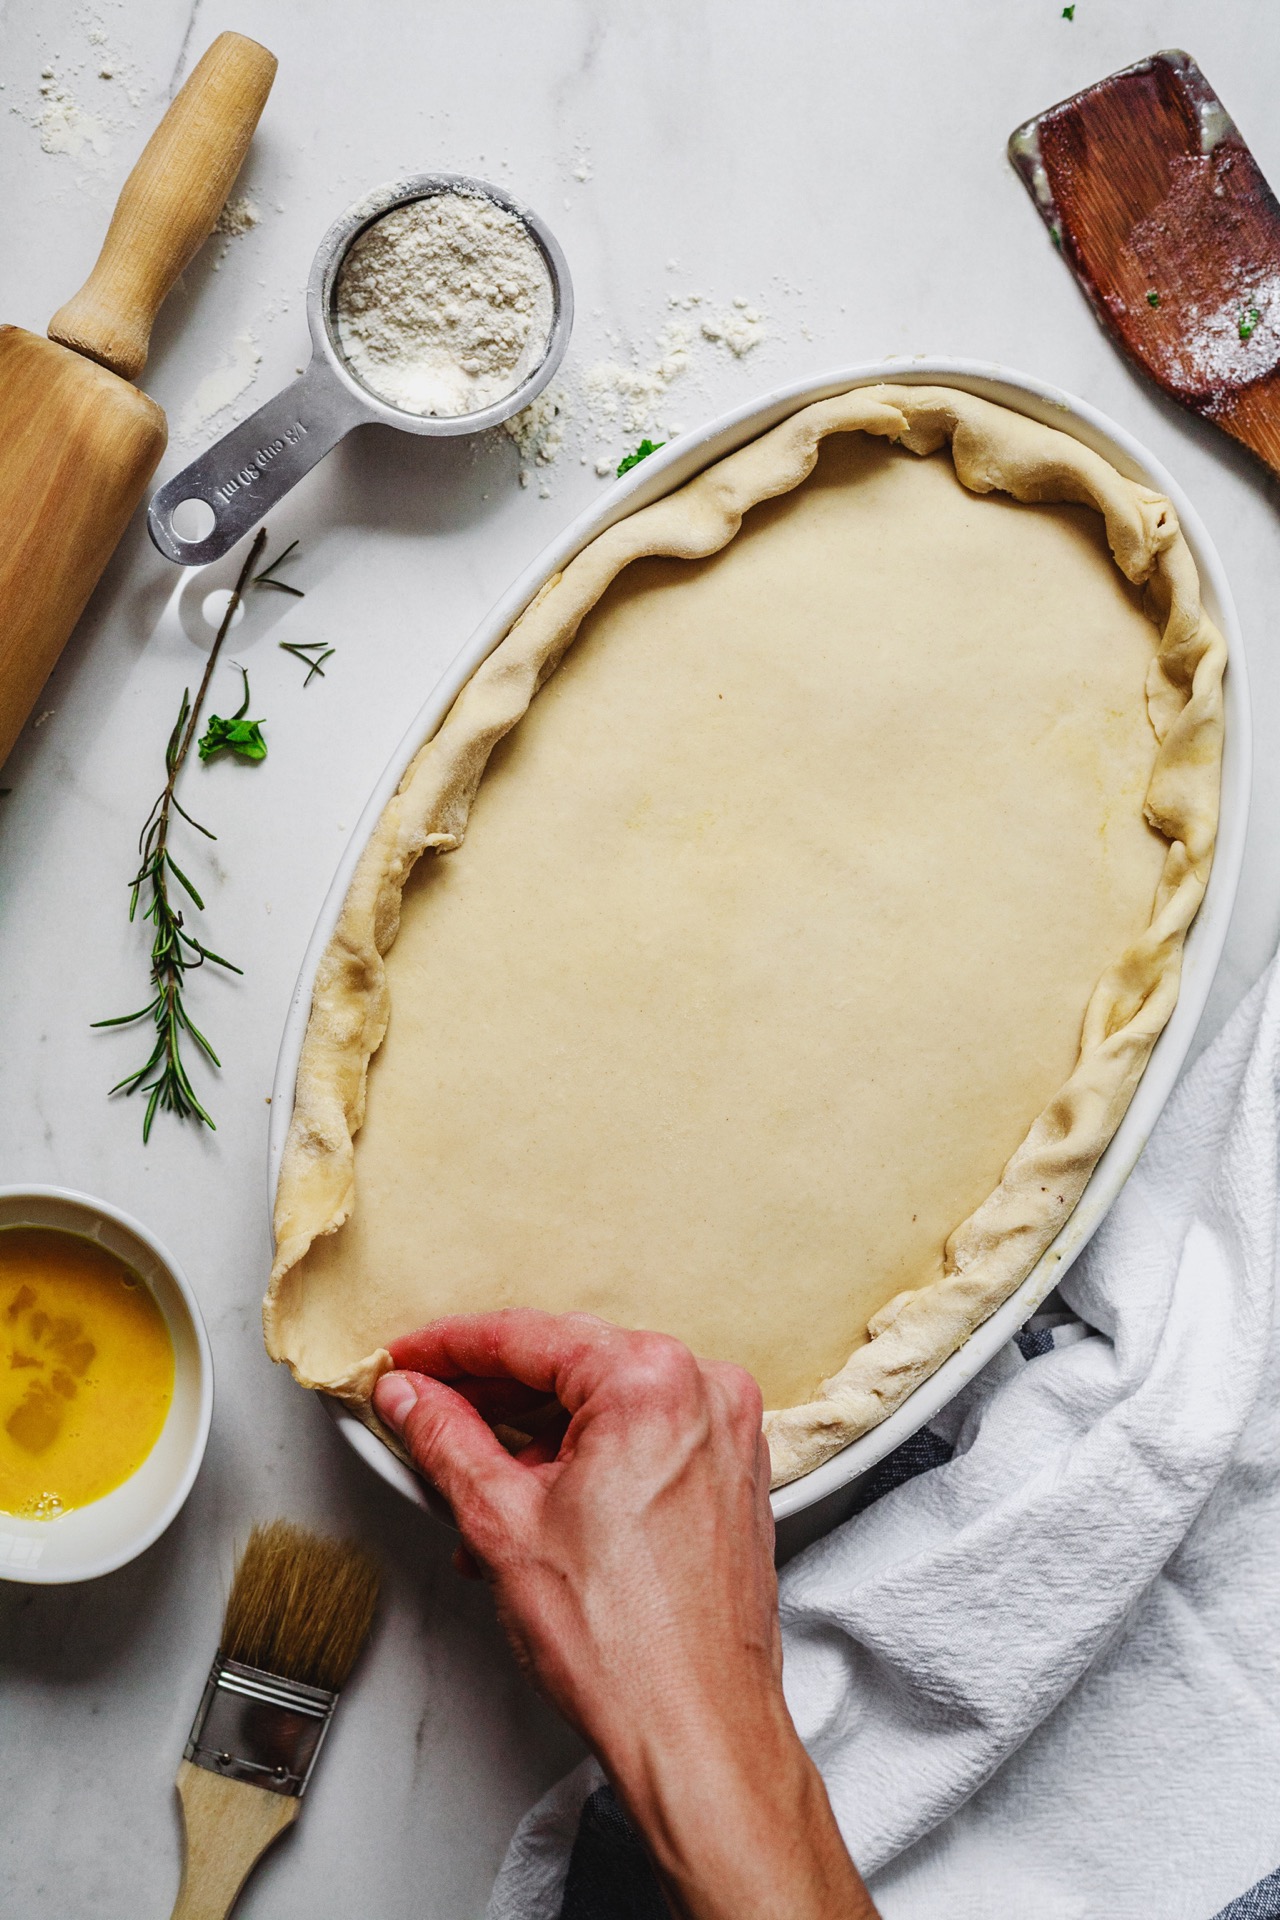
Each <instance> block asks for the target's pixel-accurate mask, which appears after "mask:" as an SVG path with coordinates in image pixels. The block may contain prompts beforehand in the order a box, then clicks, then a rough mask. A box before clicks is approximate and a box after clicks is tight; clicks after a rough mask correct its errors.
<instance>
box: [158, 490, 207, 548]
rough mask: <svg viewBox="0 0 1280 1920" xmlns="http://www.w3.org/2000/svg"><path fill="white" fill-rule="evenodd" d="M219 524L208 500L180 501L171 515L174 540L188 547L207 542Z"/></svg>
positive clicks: (170, 520)
mask: <svg viewBox="0 0 1280 1920" xmlns="http://www.w3.org/2000/svg"><path fill="white" fill-rule="evenodd" d="M217 524H218V516H217V514H216V513H215V512H214V510H213V508H212V507H211V506H210V505H209V502H208V501H207V500H196V499H191V500H179V502H178V504H177V506H176V507H175V508H174V510H173V512H172V513H171V514H170V515H169V525H170V527H171V529H172V531H173V535H174V538H175V539H177V540H181V541H182V543H183V545H184V546H188V547H192V546H196V545H198V543H199V542H200V541H201V540H207V539H208V538H209V535H210V534H211V533H212V532H213V530H214V528H215V527H216V526H217Z"/></svg>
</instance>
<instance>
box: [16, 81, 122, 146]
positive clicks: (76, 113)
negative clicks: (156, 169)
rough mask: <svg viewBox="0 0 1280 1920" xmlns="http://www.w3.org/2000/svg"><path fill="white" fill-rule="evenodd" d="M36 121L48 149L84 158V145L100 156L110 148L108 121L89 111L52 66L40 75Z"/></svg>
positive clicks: (44, 144)
mask: <svg viewBox="0 0 1280 1920" xmlns="http://www.w3.org/2000/svg"><path fill="white" fill-rule="evenodd" d="M33 124H34V126H35V128H36V130H37V132H38V133H39V135H40V145H41V147H42V149H43V150H44V152H45V153H64V154H67V155H69V156H70V157H71V158H72V159H77V158H82V157H84V155H85V149H86V148H87V149H88V150H89V153H91V154H93V155H95V156H96V157H97V158H98V159H99V160H105V159H106V158H107V156H108V155H109V154H110V152H111V135H110V133H109V132H108V130H107V127H106V124H105V122H104V121H103V120H102V119H101V118H100V117H99V116H98V115H97V114H94V113H86V112H85V110H84V108H83V107H82V106H81V105H80V102H79V101H78V100H77V99H76V97H75V95H74V94H73V93H72V91H71V89H70V87H69V86H67V84H66V82H65V81H63V80H59V79H57V78H56V77H55V75H54V71H53V68H52V67H46V68H45V70H44V72H43V73H42V74H41V76H40V105H39V107H38V108H37V110H36V114H35V118H34V121H33Z"/></svg>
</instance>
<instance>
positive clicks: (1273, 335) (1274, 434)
mask: <svg viewBox="0 0 1280 1920" xmlns="http://www.w3.org/2000/svg"><path fill="white" fill-rule="evenodd" d="M1009 157H1010V159H1011V160H1012V161H1013V164H1014V166H1015V167H1016V168H1017V170H1018V172H1019V173H1020V174H1021V175H1022V178H1023V180H1024V181H1025V182H1026V185H1027V188H1028V190H1029V191H1030V193H1031V196H1032V198H1033V199H1034V201H1035V203H1036V206H1037V207H1038V208H1039V210H1040V213H1041V216H1042V217H1043V219H1044V220H1045V222H1046V224H1047V225H1048V227H1049V230H1050V232H1051V233H1052V234H1053V237H1054V239H1055V240H1056V241H1057V243H1058V244H1059V245H1060V247H1061V249H1062V253H1063V256H1064V258H1065V259H1066V261H1067V262H1068V264H1069V265H1070V267H1071V268H1072V270H1073V272H1074V273H1075V275H1076V278H1077V279H1078V280H1079V282H1080V284H1081V286H1082V287H1083V288H1084V290H1085V292H1086V293H1087V294H1088V296H1089V298H1090V300H1092V302H1093V304H1094V306H1095V308H1096V309H1097V311H1098V314H1099V316H1100V318H1101V319H1102V320H1103V321H1104V322H1105V323H1106V325H1107V326H1109V327H1110V328H1111V330H1112V332H1113V333H1114V334H1115V335H1116V337H1117V339H1118V340H1119V342H1120V345H1121V346H1122V347H1123V348H1124V350H1125V352H1126V353H1127V354H1129V355H1130V357H1131V358H1132V359H1134V360H1136V361H1137V362H1138V365H1139V366H1140V367H1142V368H1143V370H1144V371H1145V372H1146V373H1148V374H1150V376H1151V378H1152V379H1153V380H1154V381H1155V382H1156V384H1157V385H1158V386H1160V387H1162V388H1163V389H1164V391H1165V392H1166V393H1167V394H1169V395H1170V396H1171V398H1173V399H1174V400H1178V401H1180V402H1181V403H1182V405H1183V406H1185V407H1190V408H1191V410H1192V411H1193V412H1194V413H1198V414H1201V415H1202V416H1203V417H1204V418H1205V419H1206V420H1212V421H1213V422H1214V423H1215V425H1217V426H1220V427H1222V428H1224V429H1225V431H1226V432H1227V433H1230V434H1232V435H1233V436H1234V437H1235V438H1236V439H1237V440H1242V441H1243V442H1244V444H1245V446H1247V447H1249V448H1251V449H1252V451H1253V452H1254V453H1256V454H1257V455H1258V456H1259V458H1260V459H1262V460H1264V461H1265V462H1266V464H1267V465H1268V466H1269V467H1270V468H1271V469H1272V471H1273V472H1276V473H1280V205H1277V202H1276V197H1275V195H1274V194H1273V193H1272V191H1271V189H1270V187H1269V186H1268V185H1267V183H1266V181H1265V180H1264V179H1263V177H1262V174H1261V172H1260V171H1259V168H1258V164H1257V162H1256V161H1255V159H1254V157H1253V155H1252V154H1251V153H1250V151H1249V149H1248V147H1246V145H1245V143H1244V141H1243V140H1242V139H1241V138H1240V135H1239V133H1238V132H1237V130H1236V127H1235V124H1234V122H1233V121H1232V119H1231V117H1230V115H1229V114H1228V113H1227V111H1226V109H1225V107H1224V106H1223V105H1222V102H1221V101H1220V100H1219V99H1218V96H1217V94H1216V93H1214V91H1213V89H1212V87H1211V86H1210V85H1209V83H1208V81H1207V80H1206V79H1205V77H1204V75H1203V74H1202V73H1201V71H1200V69H1199V67H1198V66H1197V65H1196V63H1195V61H1194V60H1193V59H1192V58H1191V57H1190V55H1189V54H1186V53H1179V52H1176V51H1175V52H1169V53H1157V54H1154V55H1153V56H1152V57H1151V59H1149V60H1141V61H1139V62H1138V64H1137V66H1133V67H1126V68H1125V69H1124V71H1123V72H1122V73H1113V74H1112V75H1111V76H1110V78H1109V79H1106V80H1100V81H1098V83H1097V85H1096V86H1092V87H1086V88H1085V90H1084V92H1083V93H1077V94H1075V95H1073V96H1072V98H1071V99H1070V100H1064V101H1062V102H1061V104H1060V105H1058V106H1056V107H1050V108H1049V110H1048V112H1047V113H1042V114H1039V115H1038V116H1037V117H1036V118H1035V119H1034V120H1028V121H1027V122H1026V124H1025V125H1024V126H1021V127H1019V128H1018V130H1017V132H1016V133H1015V134H1014V135H1013V136H1012V138H1011V139H1010V141H1009Z"/></svg>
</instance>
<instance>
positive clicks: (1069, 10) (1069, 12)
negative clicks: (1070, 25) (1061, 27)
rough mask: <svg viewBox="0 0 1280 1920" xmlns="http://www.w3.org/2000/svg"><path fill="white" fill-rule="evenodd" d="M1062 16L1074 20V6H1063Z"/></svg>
mask: <svg viewBox="0 0 1280 1920" xmlns="http://www.w3.org/2000/svg"><path fill="white" fill-rule="evenodd" d="M1062 17H1063V19H1064V20H1074V19H1075V17H1076V10H1075V8H1074V7H1073V6H1072V7H1064V8H1063V9H1062Z"/></svg>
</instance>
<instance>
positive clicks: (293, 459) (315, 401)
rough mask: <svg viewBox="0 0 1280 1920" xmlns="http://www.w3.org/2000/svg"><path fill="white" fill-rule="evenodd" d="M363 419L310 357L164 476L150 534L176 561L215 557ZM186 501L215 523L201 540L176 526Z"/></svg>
mask: <svg viewBox="0 0 1280 1920" xmlns="http://www.w3.org/2000/svg"><path fill="white" fill-rule="evenodd" d="M363 417H364V416H363V415H362V414H361V412H360V408H359V405H358V403H357V402H356V401H354V400H352V399H350V398H349V397H348V396H347V395H346V394H345V393H344V392H343V390H342V388H341V387H340V386H338V385H337V384H336V382H334V381H333V380H331V379H328V378H326V377H325V375H324V374H323V373H321V374H319V375H317V373H316V367H315V362H314V361H313V362H312V364H311V366H309V367H308V368H307V371H306V372H305V373H304V374H303V376H302V378H301V379H300V380H295V381H294V382H293V384H292V386H288V387H286V388H285V389H284V391H283V393H278V394H277V395H276V396H275V398H274V399H273V400H268V401H267V404H266V406H265V407H259V408H258V411H257V412H256V413H251V414H250V415H249V418H248V419H247V420H242V421H241V423H240V425H239V426H238V427H233V428H232V429H231V431H230V433H226V434H224V435H223V437H222V439H221V440H218V441H216V442H215V443H214V445H213V446H211V447H210V448H209V450H208V452H207V453H202V454H201V455H200V458H199V459H198V460H193V461H192V462H191V465H190V466H189V467H184V468H183V470H182V472H181V473H179V474H175V475H174V477H173V479H172V480H168V481H166V482H165V484H164V486H162V487H161V488H160V489H159V491H158V492H157V493H156V494H155V496H154V497H153V499H152V502H151V506H150V508H149V509H148V512H147V526H148V529H149V531H150V534H151V538H152V539H153V540H154V541H155V543H156V545H157V546H158V547H159V549H160V551H161V553H163V554H164V555H165V557H166V559H169V560H176V561H177V562H178V564H179V566H185V567H202V566H204V565H206V564H207V562H208V561H210V560H220V559H221V558H222V556H223V554H224V553H226V552H228V551H229V550H230V549H231V548H232V547H234V545H235V543H236V541H237V540H239V539H240V537H241V535H242V534H245V533H247V532H248V531H249V529H250V527H254V526H256V525H257V524H258V522H259V520H261V519H262V518H263V517H264V516H265V515H266V514H268V513H269V512H270V511H271V509H272V507H274V506H275V505H276V503H277V502H278V501H280V500H283V498H284V496H285V494H286V493H288V491H289V489H290V488H291V487H296V486H297V484H298V482H299V480H301V478H302V476H303V474H304V473H309V472H310V471H311V469H312V467H314V466H315V465H316V463H317V461H320V460H323V459H324V456H325V455H326V453H329V452H330V451H331V450H332V449H333V448H334V447H335V446H336V445H337V443H338V441H339V440H341V439H342V438H343V436H344V435H345V434H348V433H350V431H351V429H352V427H354V426H356V425H358V424H359V422H360V420H361V419H362V418H363ZM187 500H199V501H203V502H204V503H205V505H206V506H208V507H211V508H212V510H213V515H214V524H213V526H212V528H211V529H210V531H209V533H207V534H206V535H205V537H204V538H203V539H201V540H184V539H183V538H182V537H181V536H180V535H179V534H178V533H176V532H175V530H174V525H173V516H174V513H175V511H176V510H177V508H178V507H179V506H181V505H182V503H183V502H184V501H187Z"/></svg>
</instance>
